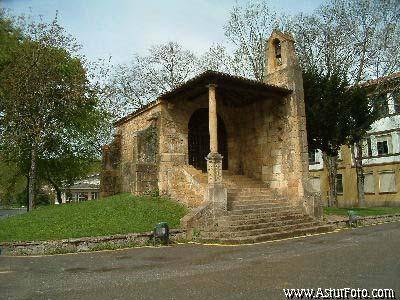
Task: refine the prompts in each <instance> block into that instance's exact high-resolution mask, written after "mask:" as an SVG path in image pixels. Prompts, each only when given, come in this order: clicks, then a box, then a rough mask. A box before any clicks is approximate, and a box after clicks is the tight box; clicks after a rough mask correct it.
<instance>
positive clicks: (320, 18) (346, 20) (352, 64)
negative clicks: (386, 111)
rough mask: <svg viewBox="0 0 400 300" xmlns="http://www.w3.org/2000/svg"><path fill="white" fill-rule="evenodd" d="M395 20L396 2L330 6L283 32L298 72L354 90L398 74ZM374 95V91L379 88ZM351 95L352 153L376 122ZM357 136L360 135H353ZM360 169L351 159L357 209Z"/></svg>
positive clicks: (337, 1)
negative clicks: (337, 78) (340, 76)
mask: <svg viewBox="0 0 400 300" xmlns="http://www.w3.org/2000/svg"><path fill="white" fill-rule="evenodd" d="M399 18H400V2H399V1H395V0H387V1H376V0H331V1H329V2H328V3H326V4H324V5H322V6H321V7H320V8H319V9H317V10H316V11H315V12H314V13H313V14H311V15H304V14H300V15H299V16H297V17H296V18H294V19H293V20H291V21H290V22H288V26H287V27H288V28H289V30H291V31H292V32H293V34H294V36H295V39H296V49H297V53H298V55H299V58H300V62H301V64H302V66H303V68H304V69H317V70H319V71H320V72H323V73H325V74H332V73H335V72H337V71H338V70H341V71H343V72H344V74H345V76H346V77H347V78H348V79H349V81H350V83H351V84H354V85H357V84H359V83H360V82H362V81H364V80H367V79H373V78H378V77H381V76H386V75H389V74H391V73H393V72H395V71H398V70H399V69H400V51H399V48H398V45H399V42H400V24H399V22H398V20H399ZM377 89H380V86H379V85H377ZM354 93H355V94H350V95H348V96H349V99H351V98H352V97H353V96H354V97H355V99H358V100H355V101H353V102H352V103H351V104H349V109H350V111H349V112H348V113H349V114H353V115H349V118H350V120H353V125H354V128H353V129H351V135H350V136H349V137H348V140H349V141H354V143H355V148H357V149H362V145H361V141H362V140H363V136H365V133H366V130H365V129H366V128H369V126H370V125H371V124H372V123H371V122H373V120H376V116H373V115H372V114H373V112H372V111H369V112H368V113H367V110H366V109H365V107H367V106H368V105H369V104H368V103H367V101H368V100H367V98H365V99H364V100H363V101H362V100H361V99H360V98H361V96H362V95H361V94H360V92H359V91H357V92H354ZM356 94H357V95H356ZM356 103H357V104H359V105H362V107H360V108H359V111H360V112H361V111H362V112H363V113H361V114H360V113H359V111H358V108H357V107H354V108H353V105H356ZM320 117H321V118H322V119H324V118H329V115H324V114H320ZM361 117H364V119H362V118H361ZM354 120H356V121H354ZM368 123H369V124H368ZM360 124H362V126H360ZM309 129H310V127H309ZM357 130H359V131H360V132H359V133H357V134H356V131H357ZM352 148H353V147H352ZM321 150H322V149H321ZM357 153H361V151H357ZM362 168H363V166H362V159H361V158H358V159H356V173H357V187H358V199H359V204H360V205H364V204H363V203H364V184H363V182H364V180H363V170H362Z"/></svg>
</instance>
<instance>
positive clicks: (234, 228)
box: [216, 217, 320, 232]
mask: <svg viewBox="0 0 400 300" xmlns="http://www.w3.org/2000/svg"><path fill="white" fill-rule="evenodd" d="M313 222H314V223H316V225H319V224H320V222H318V221H316V220H314V219H312V218H307V217H304V218H302V219H289V220H274V221H271V220H266V221H265V222H258V223H254V224H245V225H229V226H218V227H217V228H216V229H217V231H223V232H233V231H234V232H239V231H248V230H255V229H266V228H267V229H271V228H278V227H284V226H289V225H296V224H309V223H313Z"/></svg>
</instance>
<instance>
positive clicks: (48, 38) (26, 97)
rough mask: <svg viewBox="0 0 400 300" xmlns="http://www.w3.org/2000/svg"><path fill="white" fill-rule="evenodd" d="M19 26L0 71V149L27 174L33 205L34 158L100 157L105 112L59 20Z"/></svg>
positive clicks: (34, 183) (36, 176)
mask: <svg viewBox="0 0 400 300" xmlns="http://www.w3.org/2000/svg"><path fill="white" fill-rule="evenodd" d="M18 25H19V26H21V28H22V32H23V38H22V39H21V40H20V42H19V43H18V47H15V48H13V49H12V50H11V51H10V57H11V58H10V60H9V63H7V64H6V66H5V67H4V68H3V69H2V70H1V72H0V96H1V99H0V100H1V101H0V151H1V153H2V155H3V157H4V158H5V159H7V160H9V161H15V162H18V164H19V168H20V169H21V170H23V172H24V174H26V175H27V176H28V178H29V183H28V185H29V188H28V194H29V209H32V208H33V207H34V198H35V194H36V191H37V187H36V185H37V179H38V176H39V175H40V174H41V173H40V169H38V168H39V167H40V166H39V165H38V162H40V161H47V162H49V163H51V162H52V161H53V160H58V159H63V158H64V157H66V156H67V155H69V154H71V153H72V154H74V155H77V154H80V155H84V156H85V157H87V156H95V155H98V154H99V147H98V144H97V142H96V138H97V137H98V136H99V133H98V130H99V129H101V122H102V116H103V115H102V112H101V111H100V110H99V109H98V107H97V104H98V99H97V97H96V90H94V89H93V86H92V85H91V84H90V82H89V81H88V78H87V72H86V69H85V67H84V65H83V60H82V59H81V58H80V57H79V56H78V55H77V54H76V53H77V50H78V49H79V46H78V45H77V44H76V42H75V40H74V39H73V38H72V37H71V36H68V35H67V34H65V32H64V30H63V28H62V27H60V25H59V24H58V21H57V18H55V19H54V20H53V22H51V23H50V24H47V23H43V22H40V23H21V24H18Z"/></svg>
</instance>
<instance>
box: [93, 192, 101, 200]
mask: <svg viewBox="0 0 400 300" xmlns="http://www.w3.org/2000/svg"><path fill="white" fill-rule="evenodd" d="M98 198H99V195H98V193H97V192H92V200H97V199H98Z"/></svg>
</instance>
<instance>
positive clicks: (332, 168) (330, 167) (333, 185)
mask: <svg viewBox="0 0 400 300" xmlns="http://www.w3.org/2000/svg"><path fill="white" fill-rule="evenodd" d="M322 158H323V160H324V165H325V166H326V169H327V171H328V183H329V198H328V206H329V207H332V206H335V207H337V206H338V203H337V178H336V175H337V156H328V155H327V154H326V153H322Z"/></svg>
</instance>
